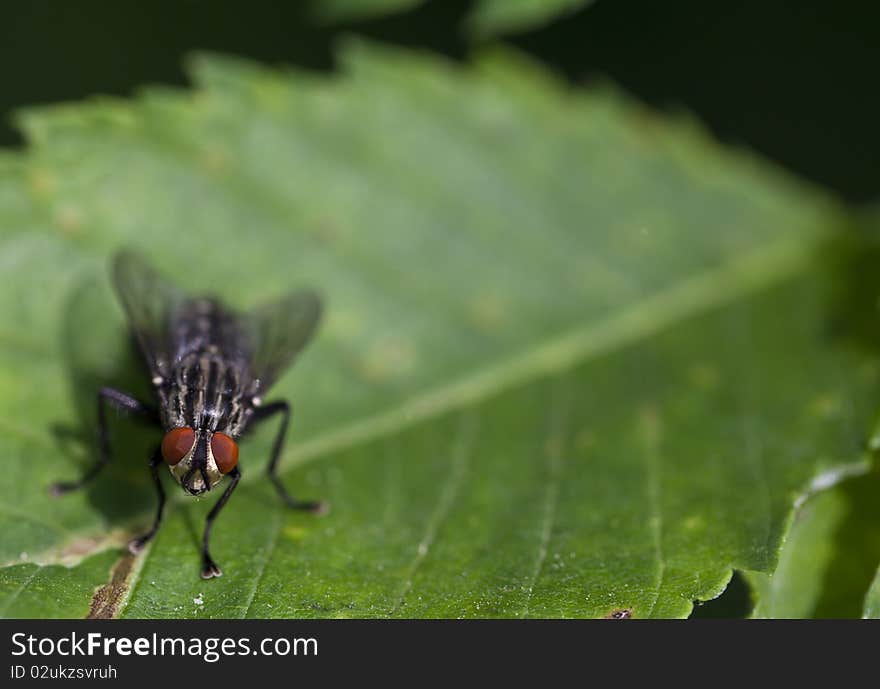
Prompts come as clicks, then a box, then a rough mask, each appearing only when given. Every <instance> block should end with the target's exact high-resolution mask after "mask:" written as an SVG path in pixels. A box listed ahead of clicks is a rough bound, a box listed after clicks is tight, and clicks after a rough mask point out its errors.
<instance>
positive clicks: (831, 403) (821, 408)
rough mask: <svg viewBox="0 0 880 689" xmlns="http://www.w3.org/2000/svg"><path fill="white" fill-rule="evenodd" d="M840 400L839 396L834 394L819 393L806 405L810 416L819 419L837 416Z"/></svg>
mask: <svg viewBox="0 0 880 689" xmlns="http://www.w3.org/2000/svg"><path fill="white" fill-rule="evenodd" d="M840 408H841V402H840V398H839V397H837V396H836V395H832V394H829V395H819V397H816V398H814V399H813V400H812V401H811V402H810V404H809V407H808V411H809V413H810V414H811V415H812V416H817V417H819V418H820V419H828V418H831V417H833V416H837V414H838V413H839V412H840Z"/></svg>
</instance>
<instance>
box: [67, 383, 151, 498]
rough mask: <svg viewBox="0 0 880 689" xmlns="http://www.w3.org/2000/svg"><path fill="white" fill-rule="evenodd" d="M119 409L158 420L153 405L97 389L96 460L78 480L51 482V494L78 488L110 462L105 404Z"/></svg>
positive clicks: (112, 389) (112, 391) (108, 389)
mask: <svg viewBox="0 0 880 689" xmlns="http://www.w3.org/2000/svg"><path fill="white" fill-rule="evenodd" d="M108 404H109V405H110V406H112V407H115V408H116V409H119V410H120V411H125V412H129V413H131V414H135V415H137V416H141V417H144V418H146V419H149V420H156V421H158V414H157V413H156V410H155V409H154V408H153V407H150V406H148V405H146V404H144V403H143V402H141V401H140V400H139V399H137V398H136V397H132V396H131V395H129V394H128V393H126V392H122V391H121V390H116V389H115V388H101V389H100V390H99V391H98V461H97V462H95V464H93V465H92V467H91V468H90V469H89V470H88V471H87V472H86V473H85V474H83V477H82V478H81V479H80V480H79V481H59V482H58V483H53V484H52V486H51V487H50V490H51V492H52V494H53V495H62V494H64V493H69V492H70V491H72V490H79V489H80V488H82V487H84V486H86V485H87V484H88V483H89V482H90V481H91V480H92V479H93V478H95V477H96V476H97V475H98V474H99V473H100V472H101V469H103V468H104V467H105V466H107V464H109V463H110V442H109V438H108V433H107V412H106V409H107V405H108Z"/></svg>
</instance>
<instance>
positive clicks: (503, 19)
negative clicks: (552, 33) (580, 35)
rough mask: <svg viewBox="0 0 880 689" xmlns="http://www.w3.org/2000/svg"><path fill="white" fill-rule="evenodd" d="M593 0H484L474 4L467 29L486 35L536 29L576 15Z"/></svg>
mask: <svg viewBox="0 0 880 689" xmlns="http://www.w3.org/2000/svg"><path fill="white" fill-rule="evenodd" d="M592 2H593V0H481V1H480V2H478V3H476V4H475V5H474V8H473V10H472V12H471V15H470V16H469V17H468V20H467V29H468V31H469V32H470V33H471V34H473V35H474V36H477V37H480V38H486V37H489V36H496V35H500V34H509V33H516V32H518V31H526V30H529V29H535V28H538V27H540V26H541V25H542V24H546V23H548V22H550V21H551V20H554V19H560V18H563V17H565V16H566V15H568V14H573V13H574V12H576V11H577V10H579V9H582V8H584V7H586V6H587V5H589V4H591V3H592Z"/></svg>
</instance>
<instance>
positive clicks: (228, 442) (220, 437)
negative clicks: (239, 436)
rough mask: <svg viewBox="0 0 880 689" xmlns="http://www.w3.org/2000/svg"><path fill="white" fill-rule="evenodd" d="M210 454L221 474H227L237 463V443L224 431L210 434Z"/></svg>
mask: <svg viewBox="0 0 880 689" xmlns="http://www.w3.org/2000/svg"><path fill="white" fill-rule="evenodd" d="M211 454H213V455H214V461H215V462H217V468H218V469H220V473H221V474H228V473H229V472H230V471H232V470H233V469H234V468H235V465H236V464H238V443H236V442H235V441H234V440H233V439H232V438H230V437H229V436H228V435H226V434H225V433H214V435H212V436H211Z"/></svg>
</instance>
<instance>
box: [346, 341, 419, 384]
mask: <svg viewBox="0 0 880 689" xmlns="http://www.w3.org/2000/svg"><path fill="white" fill-rule="evenodd" d="M415 360H416V352H415V349H414V348H413V346H412V345H411V344H410V343H409V341H407V340H404V339H403V338H400V337H385V338H382V339H380V340H379V341H377V342H376V343H375V344H374V345H373V346H372V347H371V348H370V350H369V351H368V352H367V354H366V355H365V356H364V357H363V358H362V359H361V361H360V363H359V365H358V373H359V374H360V376H361V377H362V378H363V379H364V380H366V381H367V382H369V383H384V382H386V381H388V380H389V379H391V378H398V377H402V376H404V375H406V374H407V373H409V372H410V371H411V370H412V368H413V366H414V364H415Z"/></svg>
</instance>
